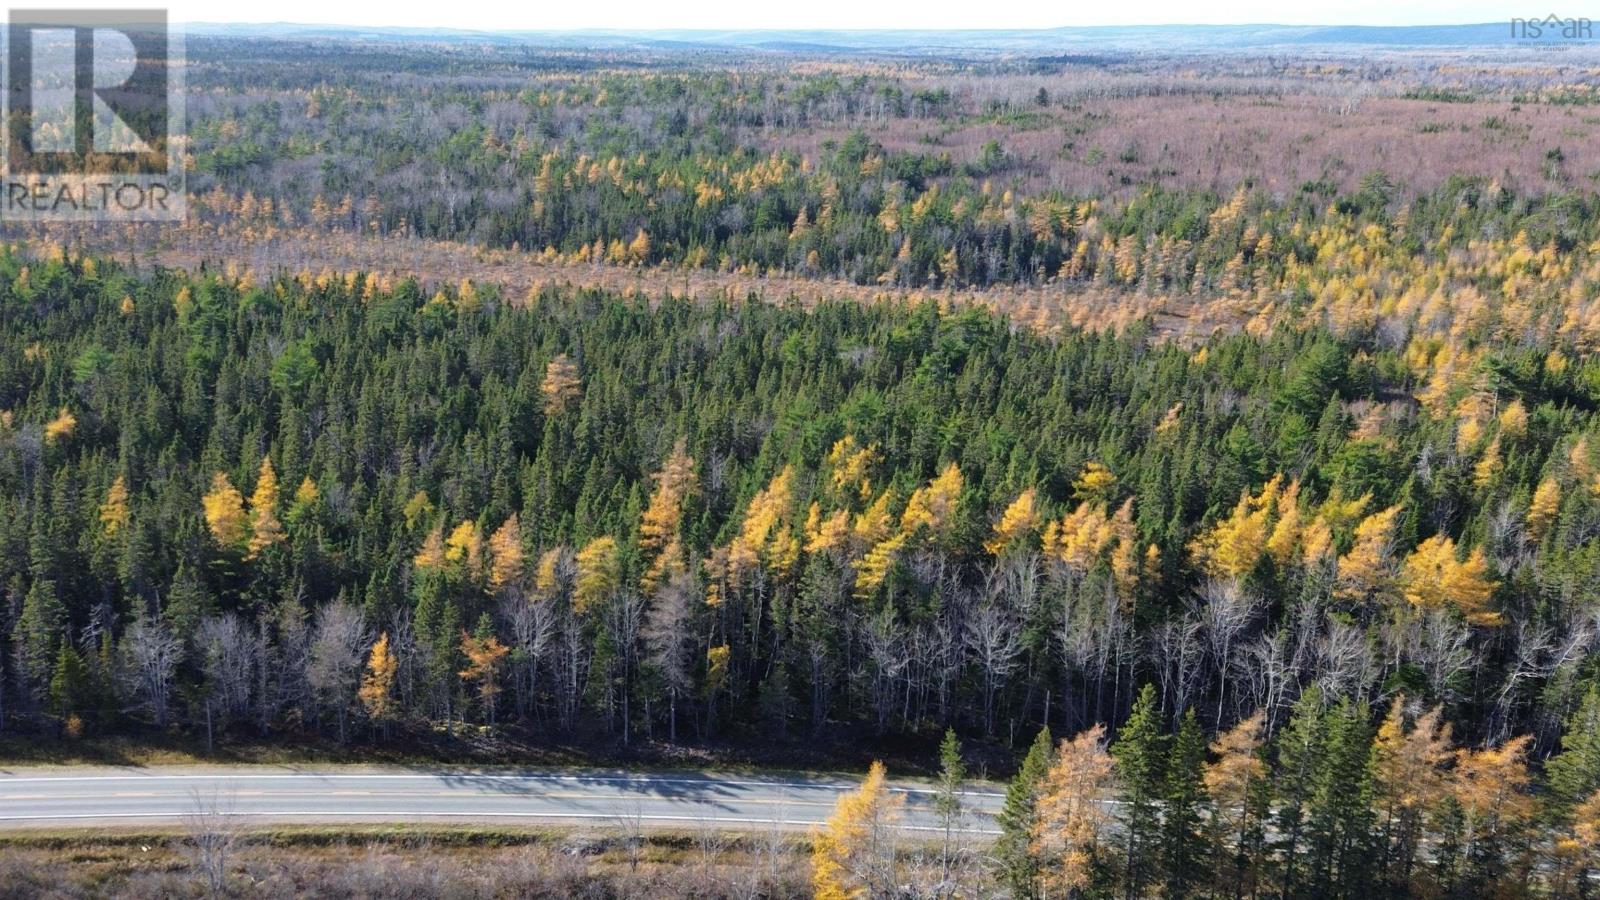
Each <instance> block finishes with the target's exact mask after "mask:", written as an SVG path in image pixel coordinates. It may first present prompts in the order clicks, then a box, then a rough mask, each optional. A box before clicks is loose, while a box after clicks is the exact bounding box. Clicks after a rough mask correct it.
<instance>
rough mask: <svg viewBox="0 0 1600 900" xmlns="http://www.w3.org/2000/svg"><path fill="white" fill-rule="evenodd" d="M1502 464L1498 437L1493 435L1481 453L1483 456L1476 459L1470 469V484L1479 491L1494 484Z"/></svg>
mask: <svg viewBox="0 0 1600 900" xmlns="http://www.w3.org/2000/svg"><path fill="white" fill-rule="evenodd" d="M1501 467H1502V462H1501V458H1500V435H1498V434H1497V435H1495V436H1494V440H1492V441H1490V442H1489V446H1488V447H1487V448H1486V449H1485V450H1484V451H1483V456H1481V457H1479V458H1478V461H1477V463H1475V464H1474V465H1473V467H1472V484H1473V486H1474V487H1476V488H1479V489H1480V490H1481V489H1483V488H1486V487H1488V486H1489V485H1491V484H1493V483H1494V480H1495V479H1496V478H1499V477H1500V469H1501Z"/></svg>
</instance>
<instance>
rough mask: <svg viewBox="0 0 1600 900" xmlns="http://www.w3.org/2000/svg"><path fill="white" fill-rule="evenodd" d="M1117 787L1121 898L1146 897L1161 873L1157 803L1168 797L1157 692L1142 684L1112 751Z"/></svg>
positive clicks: (1165, 741)
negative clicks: (1122, 865) (1119, 796)
mask: <svg viewBox="0 0 1600 900" xmlns="http://www.w3.org/2000/svg"><path fill="white" fill-rule="evenodd" d="M1111 758H1112V759H1113V760H1115V761H1116V773H1117V782H1118V785H1119V786H1120V788H1121V790H1122V802H1123V815H1122V827H1123V850H1124V852H1125V854H1126V859H1125V865H1126V868H1125V870H1124V872H1123V886H1122V888H1123V894H1124V896H1126V897H1128V898H1129V900H1133V898H1136V897H1142V896H1144V893H1145V889H1146V887H1147V886H1148V885H1149V884H1150V882H1151V880H1152V879H1153V878H1154V877H1155V876H1156V874H1157V873H1158V872H1159V871H1160V864H1159V863H1160V860H1159V857H1160V847H1161V843H1160V831H1161V803H1162V800H1164V799H1165V797H1166V786H1167V781H1166V775H1167V772H1166V768H1167V766H1166V764H1167V738H1166V736H1165V735H1164V734H1163V733H1162V729H1161V710H1160V709H1159V708H1158V707H1157V705H1156V688H1155V685H1153V684H1146V685H1145V686H1144V687H1143V688H1142V689H1141V690H1140V691H1139V696H1138V698H1137V699H1136V700H1134V702H1133V711H1132V712H1131V713H1130V714H1129V715H1128V721H1127V722H1125V723H1123V725H1122V731H1121V733H1120V734H1119V735H1118V736H1117V741H1116V743H1114V744H1112V745H1111Z"/></svg>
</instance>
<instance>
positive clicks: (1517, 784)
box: [1449, 735, 1538, 854]
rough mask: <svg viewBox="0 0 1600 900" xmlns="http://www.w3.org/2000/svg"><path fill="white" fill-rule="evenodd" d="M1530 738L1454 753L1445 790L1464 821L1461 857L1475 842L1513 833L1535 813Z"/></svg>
mask: <svg viewBox="0 0 1600 900" xmlns="http://www.w3.org/2000/svg"><path fill="white" fill-rule="evenodd" d="M1532 743H1533V738H1532V737H1531V736H1529V735H1521V736H1519V737H1514V738H1512V739H1511V740H1509V741H1506V742H1505V743H1504V744H1502V745H1501V746H1499V747H1486V748H1484V749H1482V750H1458V751H1456V765H1455V769H1454V771H1453V772H1452V773H1451V778H1450V784H1449V789H1450V793H1451V794H1452V795H1453V796H1454V797H1455V800H1456V802H1457V803H1459V804H1461V812H1462V814H1463V816H1464V818H1465V820H1466V821H1465V828H1464V832H1465V844H1466V846H1464V847H1463V848H1462V852H1463V853H1464V854H1470V853H1472V852H1473V850H1474V846H1473V845H1474V843H1475V842H1476V840H1479V839H1482V838H1485V837H1489V838H1492V837H1493V836H1495V835H1497V834H1498V835H1502V836H1504V835H1509V834H1514V833H1515V832H1516V831H1517V830H1518V829H1519V828H1521V827H1522V826H1523V825H1525V824H1526V823H1528V822H1529V821H1530V820H1532V818H1533V816H1534V814H1535V813H1536V812H1537V810H1538V805H1537V803H1535V801H1534V797H1533V795H1532V794H1530V793H1529V787H1530V786H1531V785H1532V783H1533V775H1532V773H1531V772H1529V770H1528V748H1529V747H1530V746H1531V745H1532Z"/></svg>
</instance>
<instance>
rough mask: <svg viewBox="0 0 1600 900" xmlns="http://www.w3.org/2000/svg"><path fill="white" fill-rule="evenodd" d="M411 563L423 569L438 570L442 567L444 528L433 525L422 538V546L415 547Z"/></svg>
mask: <svg viewBox="0 0 1600 900" xmlns="http://www.w3.org/2000/svg"><path fill="white" fill-rule="evenodd" d="M411 564H412V565H414V566H416V567H417V568H419V569H422V570H424V571H430V572H434V571H438V570H439V569H442V568H444V528H443V527H441V526H434V529H433V530H432V531H430V532H428V535H427V537H424V538H423V539H422V546H421V547H420V548H418V549H417V555H416V556H413V557H412V558H411Z"/></svg>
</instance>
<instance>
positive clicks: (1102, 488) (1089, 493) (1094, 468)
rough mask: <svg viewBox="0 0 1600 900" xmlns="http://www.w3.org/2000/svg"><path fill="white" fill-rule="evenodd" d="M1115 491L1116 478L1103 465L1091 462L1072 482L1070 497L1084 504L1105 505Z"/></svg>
mask: <svg viewBox="0 0 1600 900" xmlns="http://www.w3.org/2000/svg"><path fill="white" fill-rule="evenodd" d="M1116 489H1117V476H1116V475H1114V474H1112V472H1111V469H1110V468H1108V467H1107V466H1106V464H1105V463H1102V462H1097V461H1091V462H1090V463H1089V464H1088V465H1086V466H1084V467H1083V471H1082V472H1080V473H1078V477H1077V478H1076V479H1074V480H1073V482H1072V496H1074V497H1076V498H1077V499H1079V500H1081V501H1084V502H1086V503H1105V502H1106V501H1108V500H1110V499H1111V494H1112V492H1113V491H1115V490H1116Z"/></svg>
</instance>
